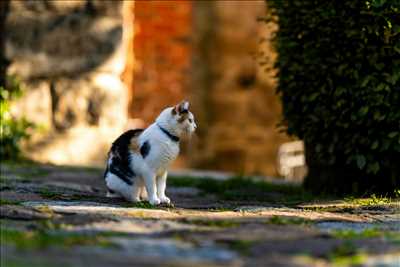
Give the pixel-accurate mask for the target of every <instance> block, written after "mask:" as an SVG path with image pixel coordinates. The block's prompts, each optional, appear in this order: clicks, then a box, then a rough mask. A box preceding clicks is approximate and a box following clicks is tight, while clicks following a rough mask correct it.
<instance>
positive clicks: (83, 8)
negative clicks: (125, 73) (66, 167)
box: [6, 1, 127, 165]
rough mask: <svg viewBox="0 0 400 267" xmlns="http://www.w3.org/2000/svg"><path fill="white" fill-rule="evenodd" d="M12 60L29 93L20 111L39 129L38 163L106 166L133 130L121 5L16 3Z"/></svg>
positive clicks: (32, 146)
mask: <svg viewBox="0 0 400 267" xmlns="http://www.w3.org/2000/svg"><path fill="white" fill-rule="evenodd" d="M6 29H7V33H8V35H7V38H8V39H7V42H6V55H7V57H8V58H9V59H10V60H11V62H12V64H11V65H10V67H9V69H8V73H9V74H14V75H17V76H18V77H19V78H20V79H21V80H22V82H23V84H24V86H25V88H26V90H25V91H26V93H25V95H24V97H23V98H22V99H21V100H20V101H18V102H17V103H16V105H14V107H13V113H14V114H16V115H17V116H25V117H27V118H28V119H29V120H31V121H33V122H34V123H35V124H36V125H37V128H36V130H35V131H34V132H33V138H32V140H31V141H30V142H29V143H28V144H27V145H26V147H25V150H26V152H28V156H29V157H31V158H33V159H34V160H40V161H49V162H52V163H58V164H99V165H100V164H101V165H102V164H103V163H104V158H105V156H106V153H107V150H108V148H109V146H110V144H111V142H112V140H113V139H115V138H116V137H117V136H118V135H119V134H120V133H121V131H123V129H124V127H125V125H126V119H127V116H126V114H127V112H126V89H125V87H124V84H123V83H121V81H120V77H119V75H120V73H121V72H122V70H123V67H124V60H123V58H124V56H123V54H124V53H123V52H124V51H123V49H122V16H121V3H120V2H118V1H12V2H11V10H10V14H9V17H8V20H7V25H6Z"/></svg>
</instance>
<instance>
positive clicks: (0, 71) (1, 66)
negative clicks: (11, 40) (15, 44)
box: [0, 0, 10, 88]
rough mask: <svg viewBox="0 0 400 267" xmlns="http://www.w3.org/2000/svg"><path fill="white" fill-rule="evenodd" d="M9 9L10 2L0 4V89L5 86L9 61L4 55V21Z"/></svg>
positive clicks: (4, 1)
mask: <svg viewBox="0 0 400 267" xmlns="http://www.w3.org/2000/svg"><path fill="white" fill-rule="evenodd" d="M9 8H10V1H9V0H3V1H1V2H0V87H3V88H5V86H6V74H7V67H8V64H9V61H8V60H7V58H6V55H5V53H6V52H5V42H6V19H7V15H8V11H9Z"/></svg>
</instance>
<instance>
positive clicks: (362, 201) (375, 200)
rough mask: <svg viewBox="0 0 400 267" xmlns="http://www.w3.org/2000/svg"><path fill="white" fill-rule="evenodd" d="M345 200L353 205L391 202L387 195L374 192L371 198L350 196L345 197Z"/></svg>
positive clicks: (373, 204) (374, 204)
mask: <svg viewBox="0 0 400 267" xmlns="http://www.w3.org/2000/svg"><path fill="white" fill-rule="evenodd" d="M344 201H345V202H347V203H349V204H352V205H359V206H376V205H385V204H389V203H390V202H391V199H390V198H388V197H386V196H376V195H375V194H372V195H371V196H370V197H369V198H354V197H348V198H345V199H344Z"/></svg>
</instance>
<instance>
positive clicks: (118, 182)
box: [105, 172, 137, 202]
mask: <svg viewBox="0 0 400 267" xmlns="http://www.w3.org/2000/svg"><path fill="white" fill-rule="evenodd" d="M105 180H106V185H107V188H108V189H109V191H111V192H112V195H110V196H114V195H115V194H117V195H120V196H122V197H123V198H125V199H126V200H127V201H130V202H135V201H137V200H136V199H135V198H134V196H133V192H132V191H133V187H132V184H128V183H126V182H125V181H123V180H122V179H121V178H119V177H118V176H116V175H115V174H113V173H111V172H109V173H107V174H106V177H105Z"/></svg>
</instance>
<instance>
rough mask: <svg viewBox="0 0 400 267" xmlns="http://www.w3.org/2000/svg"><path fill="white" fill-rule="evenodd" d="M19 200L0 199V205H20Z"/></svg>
mask: <svg viewBox="0 0 400 267" xmlns="http://www.w3.org/2000/svg"><path fill="white" fill-rule="evenodd" d="M20 204H21V201H16V200H7V199H2V198H1V199H0V206H3V205H20Z"/></svg>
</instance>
